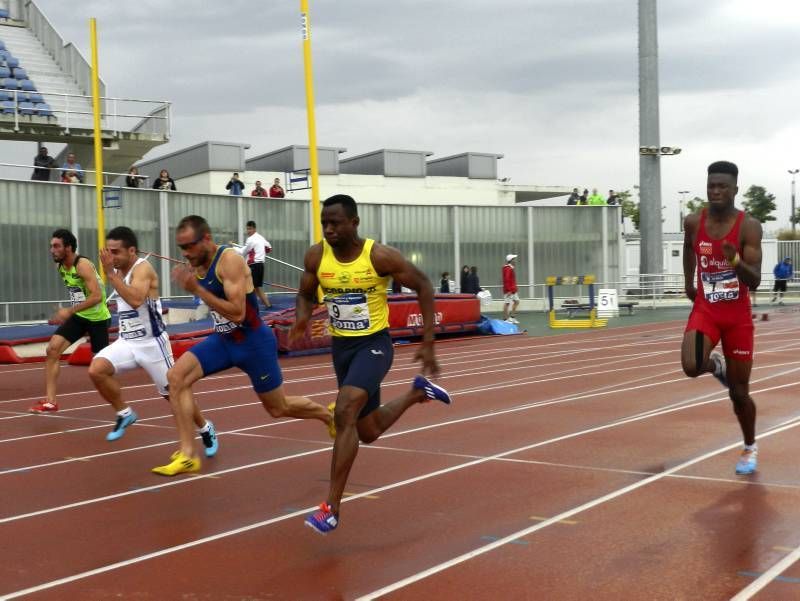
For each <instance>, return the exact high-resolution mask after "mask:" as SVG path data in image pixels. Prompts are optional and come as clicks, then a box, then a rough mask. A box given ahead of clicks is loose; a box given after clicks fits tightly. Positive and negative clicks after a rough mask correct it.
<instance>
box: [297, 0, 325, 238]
mask: <svg viewBox="0 0 800 601" xmlns="http://www.w3.org/2000/svg"><path fill="white" fill-rule="evenodd" d="M300 18H301V20H302V27H303V66H304V68H305V81H306V117H307V120H308V158H309V163H310V164H309V167H310V168H311V216H312V224H313V226H312V227H313V228H314V242H315V243H316V242H319V241H320V240H322V225H321V224H320V220H319V215H320V210H319V164H318V163H317V124H316V121H315V119H314V70H313V69H312V65H311V19H310V17H309V13H308V0H300Z"/></svg>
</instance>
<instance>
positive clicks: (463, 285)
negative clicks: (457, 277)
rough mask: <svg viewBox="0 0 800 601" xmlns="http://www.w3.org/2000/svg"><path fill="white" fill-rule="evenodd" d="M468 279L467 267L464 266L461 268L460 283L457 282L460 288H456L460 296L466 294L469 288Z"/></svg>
mask: <svg viewBox="0 0 800 601" xmlns="http://www.w3.org/2000/svg"><path fill="white" fill-rule="evenodd" d="M468 278H469V265H464V267H462V268H461V281H460V282H459V284H460V286H459V288H458V291H459V292H460V293H461V294H468V292H467V290H468V287H469V279H468Z"/></svg>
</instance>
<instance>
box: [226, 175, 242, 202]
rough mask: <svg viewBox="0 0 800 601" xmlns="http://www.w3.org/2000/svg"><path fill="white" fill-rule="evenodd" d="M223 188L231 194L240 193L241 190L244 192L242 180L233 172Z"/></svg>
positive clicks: (239, 194) (238, 194)
mask: <svg viewBox="0 0 800 601" xmlns="http://www.w3.org/2000/svg"><path fill="white" fill-rule="evenodd" d="M225 189H226V190H228V193H229V194H230V195H231V196H241V195H242V192H244V182H243V181H242V180H240V179H239V174H238V173H234V174H233V175H232V176H231V179H229V180H228V184H227V185H226V186H225Z"/></svg>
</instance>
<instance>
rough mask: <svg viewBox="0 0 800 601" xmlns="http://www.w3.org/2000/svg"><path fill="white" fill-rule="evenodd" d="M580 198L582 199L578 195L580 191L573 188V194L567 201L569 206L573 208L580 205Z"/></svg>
mask: <svg viewBox="0 0 800 601" xmlns="http://www.w3.org/2000/svg"><path fill="white" fill-rule="evenodd" d="M579 198H580V195H579V194H578V189H577V188H573V189H572V194H570V195H569V198H568V199H567V206H573V205H576V204H578V199H579Z"/></svg>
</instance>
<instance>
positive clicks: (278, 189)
mask: <svg viewBox="0 0 800 601" xmlns="http://www.w3.org/2000/svg"><path fill="white" fill-rule="evenodd" d="M284 196H286V194H285V193H284V191H283V187H282V186H281V180H280V178H278V177H276V178H275V181H274V182H272V186H271V187H270V189H269V197H270V198H283V197H284Z"/></svg>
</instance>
